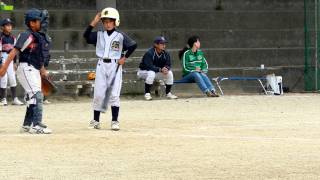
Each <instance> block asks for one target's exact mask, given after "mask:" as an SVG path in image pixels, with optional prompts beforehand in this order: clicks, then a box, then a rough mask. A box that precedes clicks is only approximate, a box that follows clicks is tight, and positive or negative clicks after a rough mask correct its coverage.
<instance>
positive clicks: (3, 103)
mask: <svg viewBox="0 0 320 180" xmlns="http://www.w3.org/2000/svg"><path fill="white" fill-rule="evenodd" d="M0 105H1V106H7V105H8V102H7V99H6V98H3V99H2V100H1V101H0Z"/></svg>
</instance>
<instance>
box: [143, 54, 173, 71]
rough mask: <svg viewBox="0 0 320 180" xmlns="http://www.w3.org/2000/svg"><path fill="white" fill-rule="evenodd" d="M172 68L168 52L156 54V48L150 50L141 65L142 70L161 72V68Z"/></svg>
mask: <svg viewBox="0 0 320 180" xmlns="http://www.w3.org/2000/svg"><path fill="white" fill-rule="evenodd" d="M163 67H166V68H167V69H170V68H171V58H170V55H169V54H168V53H167V52H166V51H162V52H161V53H160V54H158V53H157V52H156V49H155V48H150V49H149V50H148V51H147V52H146V53H145V54H144V55H143V58H142V61H141V63H140V65H139V68H140V70H147V71H150V70H151V71H154V72H159V70H160V68H163Z"/></svg>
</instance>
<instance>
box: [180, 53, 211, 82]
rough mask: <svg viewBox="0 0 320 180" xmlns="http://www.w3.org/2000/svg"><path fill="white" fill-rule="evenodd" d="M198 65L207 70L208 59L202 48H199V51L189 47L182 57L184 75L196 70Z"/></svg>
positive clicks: (204, 70) (202, 69)
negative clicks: (193, 50)
mask: <svg viewBox="0 0 320 180" xmlns="http://www.w3.org/2000/svg"><path fill="white" fill-rule="evenodd" d="M196 67H199V68H200V69H201V71H203V72H207V71H208V63H207V60H206V58H205V57H204V55H203V52H202V51H201V50H198V51H197V52H192V50H191V49H188V50H187V51H186V52H184V54H183V57H182V68H183V70H182V73H183V76H185V75H187V74H189V73H190V72H193V71H195V70H196Z"/></svg>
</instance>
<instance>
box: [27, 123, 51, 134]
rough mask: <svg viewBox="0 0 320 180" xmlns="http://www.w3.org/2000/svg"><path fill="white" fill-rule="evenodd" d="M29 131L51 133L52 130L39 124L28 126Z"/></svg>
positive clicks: (32, 132)
mask: <svg viewBox="0 0 320 180" xmlns="http://www.w3.org/2000/svg"><path fill="white" fill-rule="evenodd" d="M29 133H31V134H51V133H52V130H51V129H49V128H42V127H40V126H39V125H36V126H33V127H32V128H30V130H29Z"/></svg>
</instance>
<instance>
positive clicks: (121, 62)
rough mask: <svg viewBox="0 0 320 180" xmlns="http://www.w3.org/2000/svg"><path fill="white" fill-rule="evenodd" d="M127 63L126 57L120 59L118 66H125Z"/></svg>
mask: <svg viewBox="0 0 320 180" xmlns="http://www.w3.org/2000/svg"><path fill="white" fill-rule="evenodd" d="M125 62H126V57H122V58H121V59H119V61H118V64H120V65H124V63H125Z"/></svg>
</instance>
